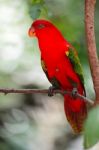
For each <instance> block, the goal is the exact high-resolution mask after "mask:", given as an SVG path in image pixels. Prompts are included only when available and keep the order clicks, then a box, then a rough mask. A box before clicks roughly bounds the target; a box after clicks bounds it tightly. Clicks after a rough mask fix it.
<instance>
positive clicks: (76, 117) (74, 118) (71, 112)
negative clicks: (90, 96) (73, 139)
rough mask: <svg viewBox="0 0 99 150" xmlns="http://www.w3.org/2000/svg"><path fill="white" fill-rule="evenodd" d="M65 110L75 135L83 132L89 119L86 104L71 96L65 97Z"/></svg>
mask: <svg viewBox="0 0 99 150" xmlns="http://www.w3.org/2000/svg"><path fill="white" fill-rule="evenodd" d="M64 109H65V114H66V117H67V120H68V122H69V123H70V124H71V126H72V128H73V130H74V132H75V133H80V132H82V131H83V124H84V121H85V119H86V117H87V108H86V102H84V101H83V100H81V99H79V98H73V97H72V96H71V95H65V96H64Z"/></svg>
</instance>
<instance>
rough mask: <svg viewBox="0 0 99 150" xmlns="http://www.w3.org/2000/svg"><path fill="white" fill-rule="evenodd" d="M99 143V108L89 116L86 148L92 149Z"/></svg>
mask: <svg viewBox="0 0 99 150" xmlns="http://www.w3.org/2000/svg"><path fill="white" fill-rule="evenodd" d="M97 142H99V106H97V107H95V108H94V109H92V110H91V111H90V113H89V115H88V119H87V121H86V123H85V130H84V147H85V148H90V147H92V146H93V145H95V144H96V143H97Z"/></svg>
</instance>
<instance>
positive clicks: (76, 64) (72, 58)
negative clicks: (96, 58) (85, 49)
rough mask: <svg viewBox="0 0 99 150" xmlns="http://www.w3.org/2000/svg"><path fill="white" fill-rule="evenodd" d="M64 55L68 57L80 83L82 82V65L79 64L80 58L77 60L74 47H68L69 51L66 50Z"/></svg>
mask: <svg viewBox="0 0 99 150" xmlns="http://www.w3.org/2000/svg"><path fill="white" fill-rule="evenodd" d="M66 55H67V56H68V58H69V59H70V61H71V63H72V65H73V68H74V70H75V72H76V73H77V74H78V76H79V78H80V80H81V82H82V84H84V76H83V70H82V66H81V63H80V60H79V57H78V55H77V52H76V50H75V49H74V48H72V47H70V48H69V51H67V52H66Z"/></svg>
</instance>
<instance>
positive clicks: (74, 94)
mask: <svg viewBox="0 0 99 150" xmlns="http://www.w3.org/2000/svg"><path fill="white" fill-rule="evenodd" d="M77 93H78V90H77V88H73V90H72V97H73V98H76V97H77Z"/></svg>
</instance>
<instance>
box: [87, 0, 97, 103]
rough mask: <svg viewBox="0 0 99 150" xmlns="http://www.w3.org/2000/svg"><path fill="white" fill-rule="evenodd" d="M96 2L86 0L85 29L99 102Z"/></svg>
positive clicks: (94, 0)
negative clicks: (95, 25) (95, 30)
mask: <svg viewBox="0 0 99 150" xmlns="http://www.w3.org/2000/svg"><path fill="white" fill-rule="evenodd" d="M95 3H96V0H85V30H86V39H87V47H88V57H89V63H90V69H91V75H92V79H93V84H94V90H95V94H96V101H95V103H99V60H98V56H97V51H96V40H95V32H94V12H95Z"/></svg>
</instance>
